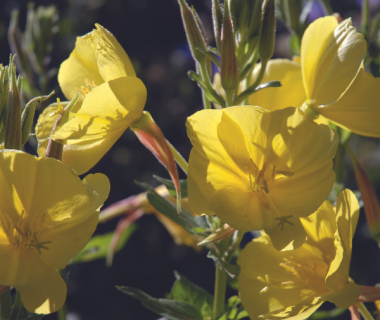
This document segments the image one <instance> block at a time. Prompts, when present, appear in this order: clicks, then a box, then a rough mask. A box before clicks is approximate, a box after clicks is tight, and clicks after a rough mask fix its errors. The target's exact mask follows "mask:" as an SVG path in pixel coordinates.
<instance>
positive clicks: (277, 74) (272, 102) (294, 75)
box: [249, 59, 306, 111]
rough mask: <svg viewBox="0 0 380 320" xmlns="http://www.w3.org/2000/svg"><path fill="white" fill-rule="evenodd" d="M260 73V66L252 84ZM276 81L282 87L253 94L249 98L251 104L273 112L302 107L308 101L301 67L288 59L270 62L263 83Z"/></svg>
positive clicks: (254, 73) (255, 72)
mask: <svg viewBox="0 0 380 320" xmlns="http://www.w3.org/2000/svg"><path fill="white" fill-rule="evenodd" d="M259 72H260V65H257V66H256V67H255V69H254V71H253V73H252V80H251V83H253V81H255V80H256V78H257V76H258V73H259ZM274 80H278V81H280V82H281V87H279V88H266V89H263V90H260V91H258V92H256V93H254V94H252V95H251V96H250V97H249V104H250V105H252V106H260V107H263V108H265V109H268V110H271V111H273V110H279V109H284V108H287V107H301V105H302V104H303V103H304V102H305V100H306V94H305V89H304V87H303V82H302V72H301V65H300V64H299V63H297V62H294V61H291V60H287V59H273V60H270V61H269V62H268V64H267V67H266V69H265V74H264V78H263V80H262V81H261V83H264V82H268V81H274Z"/></svg>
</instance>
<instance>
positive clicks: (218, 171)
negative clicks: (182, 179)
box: [187, 106, 337, 246]
mask: <svg viewBox="0 0 380 320" xmlns="http://www.w3.org/2000/svg"><path fill="white" fill-rule="evenodd" d="M187 127H188V135H189V137H190V140H191V142H192V144H193V146H194V148H193V150H192V151H191V154H190V160H189V178H188V186H189V204H190V207H191V208H192V210H193V211H194V212H195V213H197V214H202V213H206V214H216V215H218V216H219V217H220V218H221V219H222V220H223V221H224V222H226V223H228V224H229V225H230V226H231V227H233V228H235V229H241V230H258V229H268V230H270V229H271V228H273V225H277V224H278V222H279V221H278V220H277V219H278V218H280V217H281V216H293V217H300V216H307V215H309V214H311V213H312V212H314V211H315V210H316V209H317V208H318V206H319V205H320V204H322V203H323V201H324V199H325V198H326V196H327V195H328V193H329V192H330V190H331V186H332V183H333V181H334V174H333V172H332V158H333V157H334V155H335V151H336V147H337V136H336V134H335V132H334V131H333V130H331V129H330V128H328V127H327V126H323V125H320V126H319V125H317V124H316V123H314V122H313V121H311V120H310V119H309V118H308V117H307V116H306V115H305V114H304V113H303V112H302V111H299V110H298V109H297V108H287V109H282V110H277V111H275V112H269V111H267V110H265V109H263V108H259V107H252V106H241V107H232V108H228V109H223V110H204V111H200V112H198V113H196V114H195V115H193V116H191V117H189V118H188V122H187ZM306 150H307V152H306ZM252 163H254V165H255V166H256V167H257V170H261V169H262V168H263V166H264V164H266V165H271V166H272V169H273V170H274V169H276V170H280V171H281V172H285V176H283V177H279V178H276V179H275V180H274V181H271V180H268V181H269V182H268V191H267V192H268V193H267V195H264V194H261V195H258V194H256V193H255V192H256V191H253V190H252V183H253V182H252V181H253V180H252V179H251V178H253V179H255V177H253V172H252V170H253V169H252V166H253V165H252ZM249 168H251V169H249ZM250 170H251V172H250ZM257 170H256V171H257ZM269 171H270V169H268V173H265V175H266V177H267V175H268V177H269V176H270V174H271V173H270V172H269ZM286 172H288V173H289V174H288V176H286ZM266 179H267V178H266ZM268 179H270V178H268ZM300 199H302V201H300ZM297 223H298V225H299V226H300V224H299V222H297ZM286 226H287V227H290V228H291V226H288V225H286ZM302 229H303V228H302V227H301V226H300V228H299V229H298V230H299V231H300V232H295V233H294V235H296V234H297V235H302V234H303V231H302ZM285 233H286V234H288V235H289V236H290V234H291V233H288V232H287V231H286V232H284V234H285ZM301 238H303V239H304V234H303V235H302V237H300V238H299V239H301ZM293 239H294V238H293ZM288 240H289V239H288ZM300 243H301V241H299V242H297V245H300ZM276 246H277V241H276Z"/></svg>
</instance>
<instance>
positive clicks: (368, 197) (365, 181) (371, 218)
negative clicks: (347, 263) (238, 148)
mask: <svg viewBox="0 0 380 320" xmlns="http://www.w3.org/2000/svg"><path fill="white" fill-rule="evenodd" d="M346 150H347V153H348V155H349V157H350V158H351V161H352V164H353V166H354V172H355V178H356V183H357V184H358V188H359V190H360V193H361V195H362V199H363V203H364V212H365V215H366V218H367V223H368V226H369V230H370V231H371V234H372V237H373V238H374V239H375V240H376V241H377V243H379V244H380V203H379V199H378V197H377V195H376V190H375V188H374V187H373V185H372V183H371V181H370V180H369V178H368V176H367V173H366V172H365V171H364V169H363V168H362V166H361V165H360V163H359V161H358V159H357V158H356V155H355V154H354V152H353V151H352V149H351V148H350V147H349V146H348V145H347V144H346Z"/></svg>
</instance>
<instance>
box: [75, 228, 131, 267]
mask: <svg viewBox="0 0 380 320" xmlns="http://www.w3.org/2000/svg"><path fill="white" fill-rule="evenodd" d="M136 229H137V226H136V224H131V225H130V226H129V227H128V228H127V229H125V230H124V231H123V233H122V234H121V236H120V240H119V242H118V243H117V246H116V250H115V253H116V252H118V251H120V250H121V249H122V248H123V247H124V246H125V244H126V243H127V241H128V239H129V238H130V236H131V235H132V234H133V232H135V230H136ZM113 234H114V233H113V232H109V233H106V234H102V235H98V236H95V237H93V238H91V240H90V241H89V242H88V243H87V244H86V246H85V247H84V248H83V249H82V250H81V251H80V252H79V253H78V254H77V255H76V256H75V257H74V258H73V259H72V260H71V264H74V263H82V262H90V261H94V260H98V259H103V258H106V257H107V254H108V248H109V245H110V242H111V240H112V237H113Z"/></svg>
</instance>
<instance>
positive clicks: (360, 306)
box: [355, 302, 374, 320]
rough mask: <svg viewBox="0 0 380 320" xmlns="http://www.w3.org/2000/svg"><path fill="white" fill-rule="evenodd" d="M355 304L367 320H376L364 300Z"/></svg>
mask: <svg viewBox="0 0 380 320" xmlns="http://www.w3.org/2000/svg"><path fill="white" fill-rule="evenodd" d="M355 306H356V307H357V308H358V309H359V311H360V313H361V314H362V316H363V318H364V319H365V320H374V318H373V317H372V314H371V313H370V312H369V311H368V309H367V308H366V307H365V305H364V304H363V302H355Z"/></svg>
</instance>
